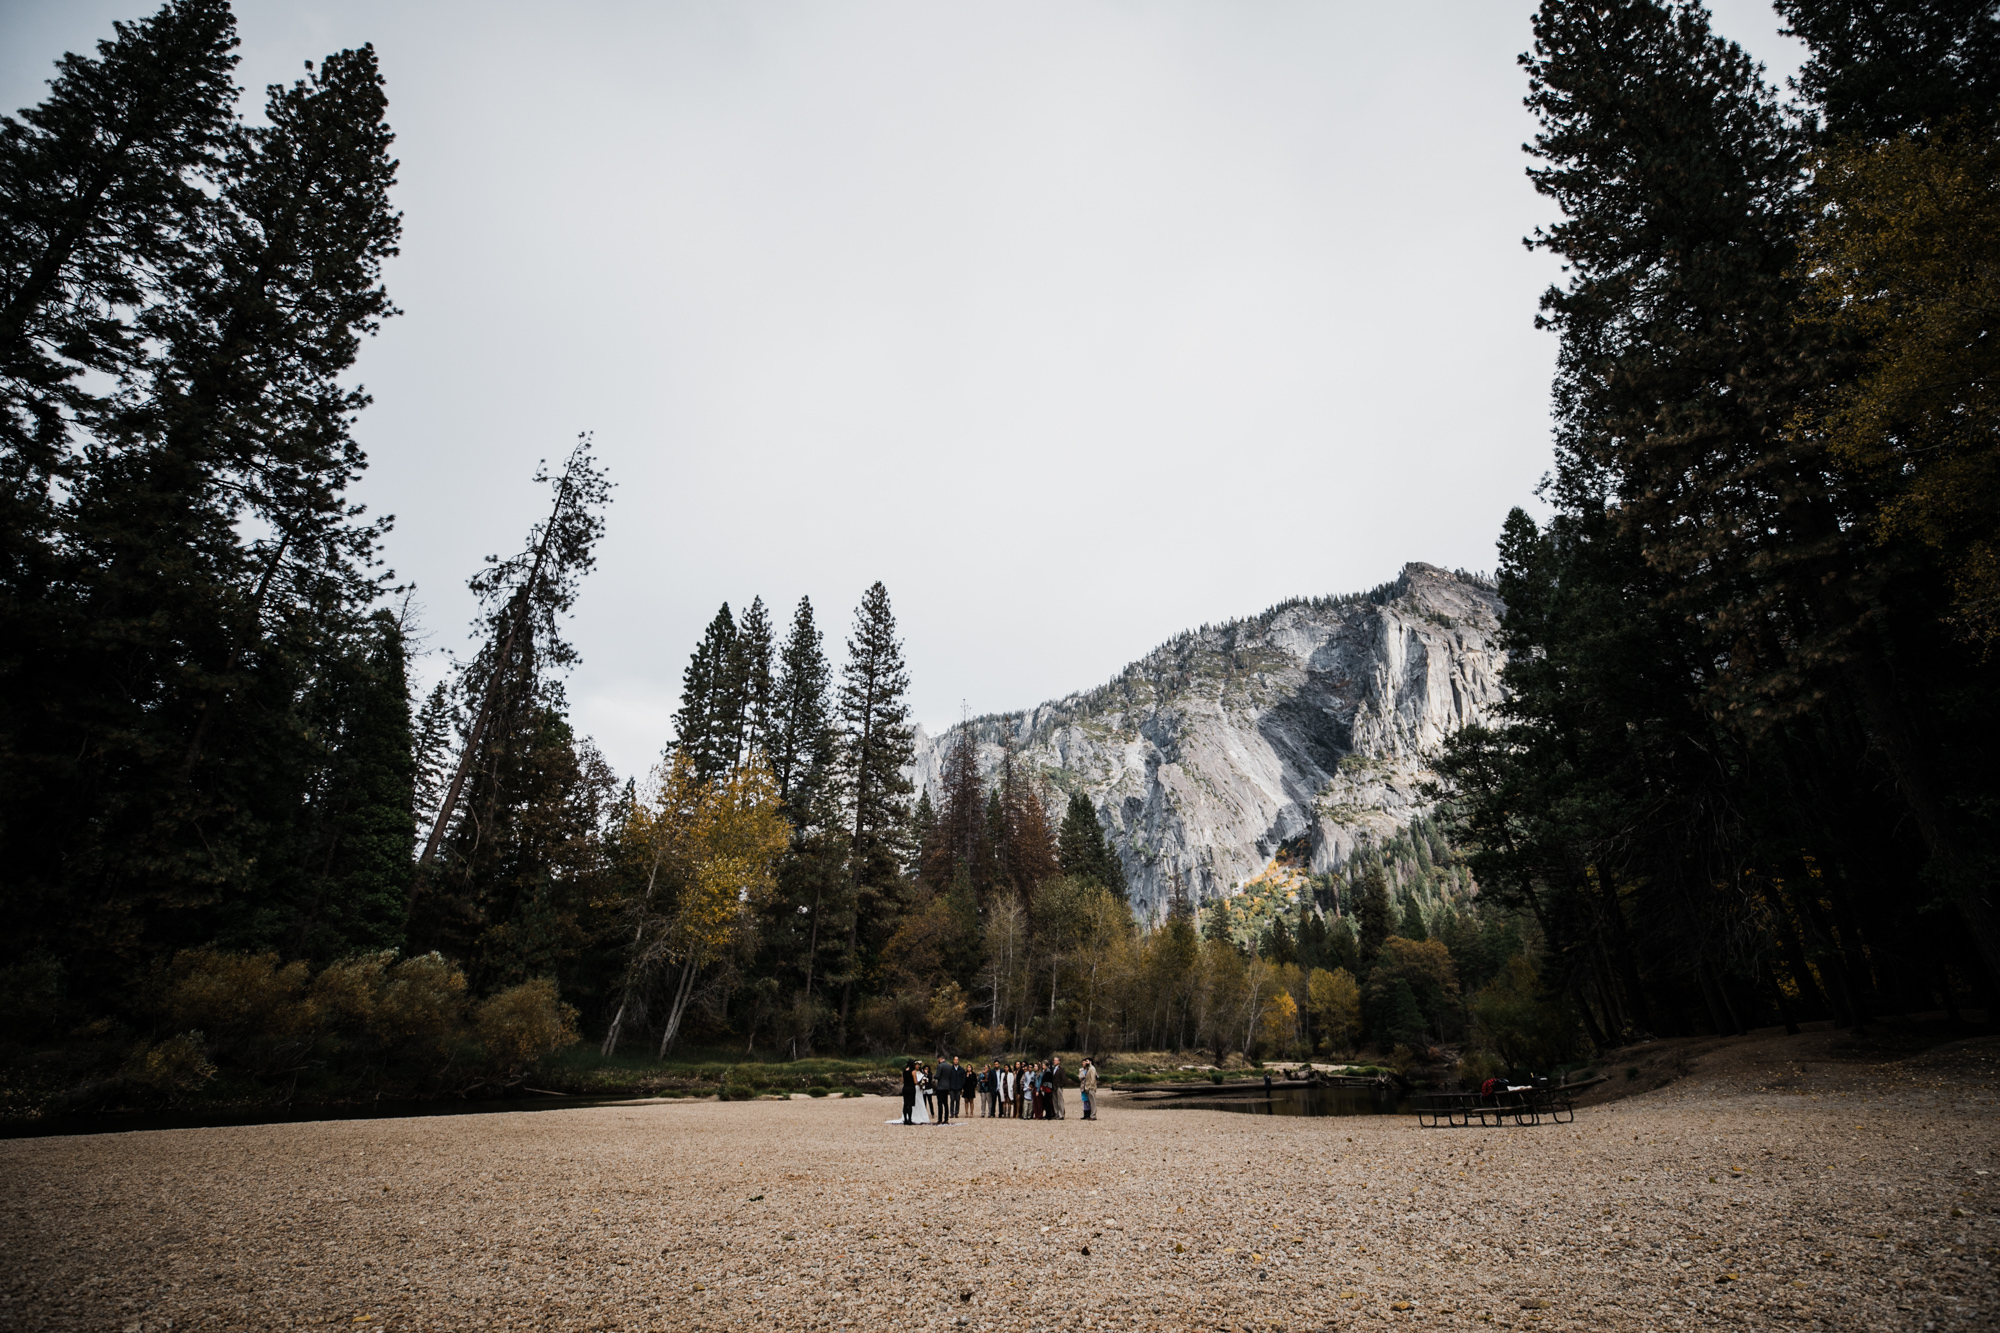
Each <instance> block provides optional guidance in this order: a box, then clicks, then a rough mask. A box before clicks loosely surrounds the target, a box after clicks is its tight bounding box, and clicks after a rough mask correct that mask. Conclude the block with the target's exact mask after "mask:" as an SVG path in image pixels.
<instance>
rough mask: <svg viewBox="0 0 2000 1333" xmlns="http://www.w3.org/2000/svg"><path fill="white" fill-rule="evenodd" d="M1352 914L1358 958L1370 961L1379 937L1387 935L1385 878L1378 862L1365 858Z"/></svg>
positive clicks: (1370, 962) (1387, 903)
mask: <svg viewBox="0 0 2000 1333" xmlns="http://www.w3.org/2000/svg"><path fill="white" fill-rule="evenodd" d="M1354 916H1355V920H1356V921H1357V922H1358V923H1359V926H1360V936H1361V958H1362V962H1363V963H1364V964H1365V965H1372V964H1373V963H1374V961H1375V955H1376V953H1377V952H1378V951H1379V950H1380V949H1381V947H1382V941H1383V940H1385V939H1388V938H1389V920H1390V917H1389V879H1388V876H1386V875H1384V874H1383V873H1382V867H1381V865H1380V863H1378V862H1373V861H1371V862H1369V864H1368V868H1367V869H1366V870H1364V871H1363V872H1362V875H1361V883H1360V885H1359V887H1358V891H1357V892H1356V894H1355V902H1354Z"/></svg>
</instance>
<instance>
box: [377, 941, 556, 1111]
mask: <svg viewBox="0 0 2000 1333" xmlns="http://www.w3.org/2000/svg"><path fill="white" fill-rule="evenodd" d="M433 957H435V955H433ZM412 961H416V960H412ZM459 984H460V986H463V985H464V979H463V978H462V977H461V978H460V980H459ZM474 1026H475V1027H476V1028H477V1030H478V1032H479V1043H480V1045H481V1046H483V1047H485V1048H486V1063H487V1066H488V1067H489V1068H490V1069H492V1070H493V1072H494V1073H496V1074H497V1075H499V1076H500V1077H501V1078H503V1079H509V1080H513V1079H519V1078H521V1077H522V1076H523V1075H525V1074H526V1073H527V1072H528V1070H530V1069H532V1068H533V1067H534V1066H535V1065H537V1064H539V1063H540V1062H541V1061H542V1060H544V1059H546V1058H548V1057H549V1056H551V1055H554V1054H555V1053H556V1052H557V1051H560V1050H562V1049H563V1048H564V1047H567V1046H574V1045H575V1044H576V1043H577V1041H578V1036H577V1031H576V1010H575V1009H573V1008H572V1007H570V1006H569V1005H566V1004H564V1003H563V1002H562V1000H561V998H560V997H558V996H557V994H556V983H555V982H554V981H551V980H550V979H549V978H547V977H537V978H536V979H535V980H533V981H524V982H522V983H521V984H520V985H518V986H510V987H508V988H507V989H506V990H503V991H501V992H500V993H499V994H498V995H495V996H492V997H491V998H489V999H487V1000H486V1001H485V1002H484V1003H482V1004H481V1005H480V1006H479V1012H478V1014H477V1015H476V1016H475V1018H474Z"/></svg>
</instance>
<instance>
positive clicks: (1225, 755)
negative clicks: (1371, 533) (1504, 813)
mask: <svg viewBox="0 0 2000 1333" xmlns="http://www.w3.org/2000/svg"><path fill="white" fill-rule="evenodd" d="M1501 609H1502V607H1501V604H1500V599H1499V597H1498V595H1497V594H1496V593H1495V591H1494V588H1493V585H1492V583H1491V582H1490V581H1489V580H1487V579H1485V578H1483V577H1482V576H1479V575H1473V574H1467V573H1464V572H1462V571H1460V572H1453V571H1450V570H1445V569H1441V568H1439V567H1438V566H1436V565H1430V564H1425V563H1423V562H1421V561H1411V562H1410V563H1409V564H1406V565H1404V566H1403V569H1402V572H1401V574H1400V575H1399V576H1398V577H1397V578H1396V579H1395V580H1393V581H1392V582H1389V583H1385V584H1381V585H1379V586H1378V587H1376V588H1373V589H1370V590H1369V591H1367V592H1362V593H1351V594H1347V595H1344V596H1338V597H1301V598H1294V599H1291V600H1288V601H1284V602H1279V603H1277V604H1276V605H1274V606H1271V607H1268V608H1266V609H1265V610H1264V611H1261V612H1259V613H1258V614H1256V615H1253V616H1247V617H1244V618H1242V619H1238V620H1231V621H1226V622H1224V623H1222V624H1217V625H1204V626H1202V627H1201V628H1200V629H1195V630H1188V631H1185V632H1183V633H1181V634H1178V635H1176V636H1174V637H1173V638H1171V639H1169V640H1167V641H1166V642H1165V643H1163V644H1161V645H1160V646H1159V647H1157V648H1155V649H1154V650H1153V651H1152V652H1150V653H1147V654H1146V655H1145V656H1143V657H1141V658H1139V659H1138V660H1137V661H1135V662H1133V663H1131V664H1130V665H1128V666H1127V667H1125V669H1124V670H1122V671H1120V672H1119V673H1118V674H1117V675H1116V676H1114V677H1113V678H1112V679H1111V680H1109V681H1108V682H1106V683H1104V684H1102V685H1099V686H1097V687H1096V688H1094V689H1089V690H1083V691H1080V692H1078V693H1075V694H1070V695H1066V696H1064V697H1063V698H1060V699H1054V700H1050V701H1049V702H1046V703H1043V704H1040V705H1038V706H1036V707H1034V708H1031V709H1026V710H1023V711H1021V712H1017V713H1004V714H995V715H989V716H986V717H980V718H975V719H973V720H972V722H971V723H969V724H968V725H970V726H971V727H972V728H973V732H974V735H975V738H976V740H977V742H978V747H979V752H980V766H981V769H982V771H985V772H991V771H992V770H993V769H995V768H997V767H998V765H999V763H1000V758H1001V755H1002V754H1003V752H1004V750H1005V749H1006V748H1010V747H1011V748H1012V749H1013V750H1014V751H1015V753H1016V755H1017V757H1018V758H1019V759H1020V761H1021V762H1023V763H1025V764H1026V765H1027V766H1028V767H1029V769H1030V770H1031V771H1039V772H1040V773H1041V774H1042V776H1043V777H1045V778H1046V779H1047V780H1048V781H1049V782H1050V783H1051V784H1052V785H1053V786H1054V787H1056V788H1057V789H1058V790H1060V791H1063V792H1066V793H1067V792H1074V791H1082V792H1083V793H1084V794H1085V795H1086V796H1087V797H1088V798H1089V799H1090V801H1091V803H1092V804H1093V805H1094V806H1095V807H1096V808H1097V812H1098V818H1099V819H1100V821H1101V822H1102V823H1103V824H1104V826H1105V831H1106V834H1107V836H1109V838H1110V840H1111V843H1112V846H1113V847H1114V848H1116V849H1117V851H1118V853H1119V855H1120V857H1121V858H1122V859H1123V861H1124V864H1125V872H1126V877H1127V880H1128V882H1129V883H1130V885H1131V889H1132V901H1133V906H1134V908H1135V909H1136V910H1137V911H1138V912H1139V914H1140V916H1141V917H1142V918H1143V919H1157V918H1158V917H1159V916H1160V914H1161V913H1162V912H1163V911H1164V910H1165V905H1166V902H1167V899H1168V897H1169V895H1170V894H1171V892H1172V888H1173V884H1174V882H1175V880H1176V879H1178V880H1179V881H1180V882H1181V883H1182V884H1184V885H1186V886H1187V888H1188V889H1189V890H1190V891H1191V892H1192V894H1193V895H1194V896H1195V898H1196V899H1197V900H1198V901H1207V900H1210V899H1213V898H1216V897H1219V896H1224V895H1227V894H1231V893H1234V892H1235V891H1237V890H1238V889H1239V888H1240V887H1241V886H1242V885H1243V884H1244V883H1245V882H1246V881H1248V880H1250V879H1252V878H1254V877H1255V876H1256V875H1258V874H1260V873H1262V872H1263V870H1264V869H1265V868H1266V867H1267V866H1268V865H1269V864H1270V862H1271V859H1272V858H1273V857H1275V856H1276V855H1277V854H1278V852H1279V849H1280V848H1281V847H1301V846H1303V847H1305V848H1306V849H1308V851H1307V853H1306V857H1307V860H1308V864H1309V867H1310V869H1311V870H1313V871H1315V872H1322V871H1327V870H1337V869H1339V868H1341V867H1342V866H1343V865H1345V863H1346V861H1347V859H1348V858H1349V857H1350V856H1351V855H1352V854H1353V852H1354V849H1355V847H1356V846H1357V845H1358V844H1360V843H1363V842H1367V841H1369V840H1372V839H1379V838H1382V837H1385V836H1387V835H1388V834H1389V833H1391V832H1393V831H1394V830H1395V829H1397V828H1400V827H1402V826H1404V825H1406V824H1407V823H1408V822H1409V821H1410V819H1411V818H1413V817H1415V816H1416V815H1419V814H1421V813H1423V803H1422V799H1421V796H1420V795H1419V793H1418V790H1417V784H1418V783H1419V782H1421V781H1422V779H1423V777H1424V776H1425V768H1424V756H1425V755H1426V754H1428V753H1430V752H1431V751H1433V750H1434V749H1435V748H1436V747H1437V745H1438V744H1440V743H1441V742H1442V741H1443V739H1444V737H1445V736H1446V735H1447V734H1448V733H1449V732H1451V731H1453V730H1455V729H1456V728H1458V727H1460V726H1463V725H1465V724H1467V723H1470V722H1477V721H1482V720H1484V718H1485V717H1486V715H1487V713H1488V711H1489V710H1490V709H1491V708H1492V706H1493V705H1494V704H1496V703H1497V702H1498V701H1499V697H1500V684H1499V670H1500V666H1501V663H1502V660H1503V659H1502V657H1501V654H1500V653H1499V650H1498V648H1497V647H1496V646H1495V644H1494V641H1495V636H1496V634H1497V631H1498V629H1499V616H1500V612H1501ZM948 737H949V732H947V733H946V734H945V735H943V736H936V737H932V736H928V735H921V734H920V735H919V738H918V752H917V757H916V762H915V766H914V768H915V771H914V773H913V774H912V776H913V777H914V778H915V779H916V781H917V782H918V783H919V785H921V786H924V787H926V788H929V789H930V790H931V791H932V795H933V799H936V798H937V796H938V791H937V788H938V783H939V781H940V778H941V775H942V767H943V761H944V751H945V748H946V743H947V740H948Z"/></svg>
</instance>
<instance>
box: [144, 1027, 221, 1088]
mask: <svg viewBox="0 0 2000 1333" xmlns="http://www.w3.org/2000/svg"><path fill="white" fill-rule="evenodd" d="M123 1072H124V1075H125V1077H126V1078H128V1079H130V1080H131V1081H132V1082H134V1083H136V1084H138V1085H139V1086H140V1087H142V1088H151V1089H152V1090H153V1091H155V1092H163V1093H166V1094H167V1095H168V1096H169V1097H172V1096H174V1095H176V1094H179V1093H184V1092H193V1091H194V1090H195V1089H197V1088H199V1087H200V1086H201V1085H202V1084H204V1083H206V1082H208V1081H209V1080H210V1079H212V1078H214V1077H215V1066H214V1065H213V1064H212V1063H210V1061H209V1058H208V1043H207V1042H206V1041H205V1040H204V1039H203V1038H202V1035H201V1033H199V1032H183V1033H181V1034H180V1035H179V1036H174V1037H168V1038H167V1039H166V1040H165V1041H163V1042H160V1043H159V1044H158V1045H156V1046H154V1045H147V1044H145V1043H143V1042H142V1043H141V1044H140V1045H139V1047H138V1049H137V1050H135V1051H133V1052H132V1054H131V1056H130V1057H129V1058H127V1060H126V1061H125V1068H124V1071H123Z"/></svg>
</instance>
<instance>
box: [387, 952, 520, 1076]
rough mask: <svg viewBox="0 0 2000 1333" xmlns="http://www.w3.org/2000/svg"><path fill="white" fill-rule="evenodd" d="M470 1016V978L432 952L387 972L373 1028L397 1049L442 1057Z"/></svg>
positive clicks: (397, 965)
mask: <svg viewBox="0 0 2000 1333" xmlns="http://www.w3.org/2000/svg"><path fill="white" fill-rule="evenodd" d="M503 993H504V992H503ZM494 998H495V999H497V998H499V997H498V996H495V997H494ZM464 1014H465V973H463V972H461V971H459V970H458V968H457V967H455V966H453V965H452V964H451V963H449V962H446V961H445V959H444V956H443V955H442V954H436V953H427V954H421V955H419V956H418V957H415V958H405V959H404V960H403V961H402V962H400V963H398V964H396V966H395V967H393V968H390V969H388V970H387V971H386V972H385V974H384V979H383V984H382V986H381V989H380V990H379V991H378V992H377V994H376V998H375V1006H374V1011H373V1014H372V1016H371V1018H370V1021H369V1029H370V1031H371V1033H372V1034H373V1035H374V1036H375V1038H376V1039H377V1040H379V1041H381V1042H382V1043H383V1044H384V1045H385V1046H388V1047H390V1048H391V1049H400V1050H402V1051H405V1052H408V1053H411V1054H423V1055H442V1054H443V1053H444V1052H445V1051H447V1050H449V1049H450V1046H451V1043H452V1040H453V1039H454V1038H455V1037H456V1036H457V1034H458V1032H459V1029H460V1025H461V1023H462V1022H463V1021H464Z"/></svg>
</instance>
